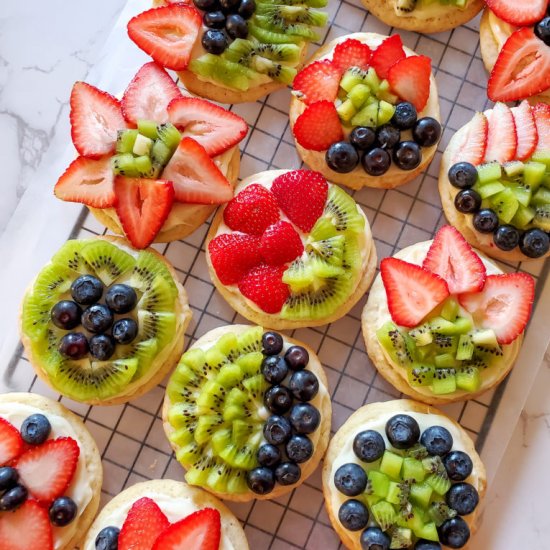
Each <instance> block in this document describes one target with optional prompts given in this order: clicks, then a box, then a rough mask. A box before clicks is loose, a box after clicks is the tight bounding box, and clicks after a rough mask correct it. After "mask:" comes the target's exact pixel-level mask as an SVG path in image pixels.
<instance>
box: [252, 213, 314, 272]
mask: <svg viewBox="0 0 550 550" xmlns="http://www.w3.org/2000/svg"><path fill="white" fill-rule="evenodd" d="M303 251H304V245H303V243H302V239H301V238H300V235H298V233H297V231H296V229H294V227H292V224H290V223H288V222H285V221H278V222H277V223H274V224H273V225H270V226H269V227H268V228H267V229H266V230H265V233H264V234H263V235H262V239H261V252H262V257H263V259H264V260H265V261H266V263H268V264H270V265H282V264H285V263H287V262H291V261H292V260H295V259H296V258H297V257H298V256H300V254H302V252H303Z"/></svg>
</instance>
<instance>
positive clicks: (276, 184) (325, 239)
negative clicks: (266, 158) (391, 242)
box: [206, 170, 376, 329]
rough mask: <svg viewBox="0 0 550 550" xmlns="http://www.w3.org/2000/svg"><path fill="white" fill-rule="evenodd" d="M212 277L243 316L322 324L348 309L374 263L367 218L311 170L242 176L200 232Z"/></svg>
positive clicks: (286, 324)
mask: <svg viewBox="0 0 550 550" xmlns="http://www.w3.org/2000/svg"><path fill="white" fill-rule="evenodd" d="M206 249H207V255H206V256H207V262H208V267H209V271H210V275H211V277H212V281H213V283H214V285H215V286H216V288H217V289H218V290H219V292H220V293H221V294H222V295H223V296H224V298H225V299H226V300H227V301H228V302H229V303H230V304H231V306H232V307H233V308H234V309H236V310H237V311H238V312H239V313H241V314H242V315H243V316H244V317H246V318H247V319H250V320H251V321H254V322H257V323H261V324H263V325H265V326H269V327H273V328H277V329H284V328H297V327H302V326H315V325H324V324H326V323H329V322H332V321H334V320H336V319H338V318H340V317H342V316H343V315H345V313H346V312H347V311H349V310H350V309H351V307H352V306H353V305H354V304H355V303H356V302H357V300H359V299H360V298H361V296H362V295H363V293H364V292H365V291H366V289H367V288H368V286H369V285H370V282H371V281H372V278H373V276H374V270H375V265H376V250H375V247H374V244H373V240H372V235H371V231H370V227H369V223H368V220H367V219H366V217H365V215H364V213H363V211H362V210H361V208H360V207H359V206H358V205H357V203H356V202H355V201H354V200H353V198H352V197H351V196H350V195H348V194H347V193H346V192H345V191H342V189H340V188H339V187H338V186H336V185H333V184H331V183H328V182H327V180H326V179H325V178H324V176H323V175H322V174H320V173H318V172H313V171H311V170H290V171H287V170H273V171H267V172H260V173H259V174H255V175H253V176H250V177H249V178H246V179H245V180H244V181H242V182H241V183H240V184H239V186H238V187H237V189H236V194H235V197H234V198H233V199H232V200H231V201H230V202H229V203H228V204H227V206H226V207H225V208H223V209H220V210H219V211H218V213H217V214H216V217H215V218H214V220H213V222H212V225H211V228H210V231H209V233H208V237H207V246H206Z"/></svg>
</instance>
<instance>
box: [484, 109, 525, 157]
mask: <svg viewBox="0 0 550 550" xmlns="http://www.w3.org/2000/svg"><path fill="white" fill-rule="evenodd" d="M487 121H488V122H489V129H488V132H487V147H486V149H485V162H489V161H491V160H496V161H498V162H500V163H501V164H502V163H503V162H508V161H510V160H514V159H515V158H516V150H517V148H518V138H517V136H516V123H515V121H514V115H513V114H512V111H511V109H510V107H508V105H506V104H504V103H496V104H495V106H494V107H493V109H492V111H491V112H490V114H489V115H487Z"/></svg>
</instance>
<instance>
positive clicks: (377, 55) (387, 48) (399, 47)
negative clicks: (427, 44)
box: [370, 34, 406, 78]
mask: <svg viewBox="0 0 550 550" xmlns="http://www.w3.org/2000/svg"><path fill="white" fill-rule="evenodd" d="M405 55H406V54H405V50H404V49H403V42H402V41H401V37H400V36H399V35H398V34H394V35H393V36H388V38H386V40H384V42H382V44H380V46H378V48H376V50H374V51H373V52H372V57H371V60H370V64H371V67H373V68H374V70H375V71H376V74H377V75H378V77H379V78H388V73H389V71H390V68H391V67H392V66H393V65H395V64H396V63H397V62H398V61H399V60H400V59H403V58H404V57H405Z"/></svg>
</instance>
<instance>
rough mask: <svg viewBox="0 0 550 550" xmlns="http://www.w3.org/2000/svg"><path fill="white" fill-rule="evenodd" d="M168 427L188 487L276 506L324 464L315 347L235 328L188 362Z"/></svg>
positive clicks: (325, 423) (324, 420) (167, 407)
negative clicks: (272, 501) (275, 500)
mask: <svg viewBox="0 0 550 550" xmlns="http://www.w3.org/2000/svg"><path fill="white" fill-rule="evenodd" d="M163 420H164V429H165V432H166V435H167V436H168V439H169V440H170V444H171V445H172V447H173V448H174V451H175V453H176V458H177V460H178V461H179V462H180V463H181V465H182V466H184V467H185V468H186V469H187V473H186V474H185V479H186V481H187V482H188V483H189V484H191V485H198V486H200V487H203V488H204V489H207V490H208V491H211V492H212V493H214V494H216V495H217V496H219V497H222V498H225V499H228V500H234V501H248V500H251V499H253V498H259V499H272V498H277V497H279V496H281V495H283V494H284V493H288V492H289V491H291V490H292V489H294V488H296V487H298V486H299V485H301V484H302V483H303V482H304V481H305V480H306V479H307V478H308V477H309V476H310V475H311V474H312V473H313V471H314V470H315V468H316V467H317V465H318V464H319V461H320V460H321V458H322V457H323V455H324V454H325V450H326V448H327V444H328V439H329V433H330V423H331V404H330V395H329V393H328V389H327V380H326V377H325V373H324V371H323V368H322V366H321V364H320V363H319V359H318V357H317V356H316V355H315V353H314V352H313V350H312V349H310V348H309V347H308V346H306V345H304V344H301V343H299V342H297V341H295V340H293V339H291V338H289V337H287V336H284V335H282V334H279V333H276V332H272V331H266V330H264V329H263V328H262V327H258V326H246V325H233V326H227V327H220V328H217V329H214V330H212V331H210V332H208V333H207V334H205V335H204V336H202V337H201V338H199V340H198V341H197V342H195V343H194V344H193V345H192V346H191V348H190V349H189V350H188V351H187V352H186V353H184V354H183V356H182V358H181V361H180V363H179V365H178V366H177V368H176V370H175V371H174V373H173V374H172V376H171V378H170V381H169V382H168V386H167V389H166V398H165V400H164V408H163Z"/></svg>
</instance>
